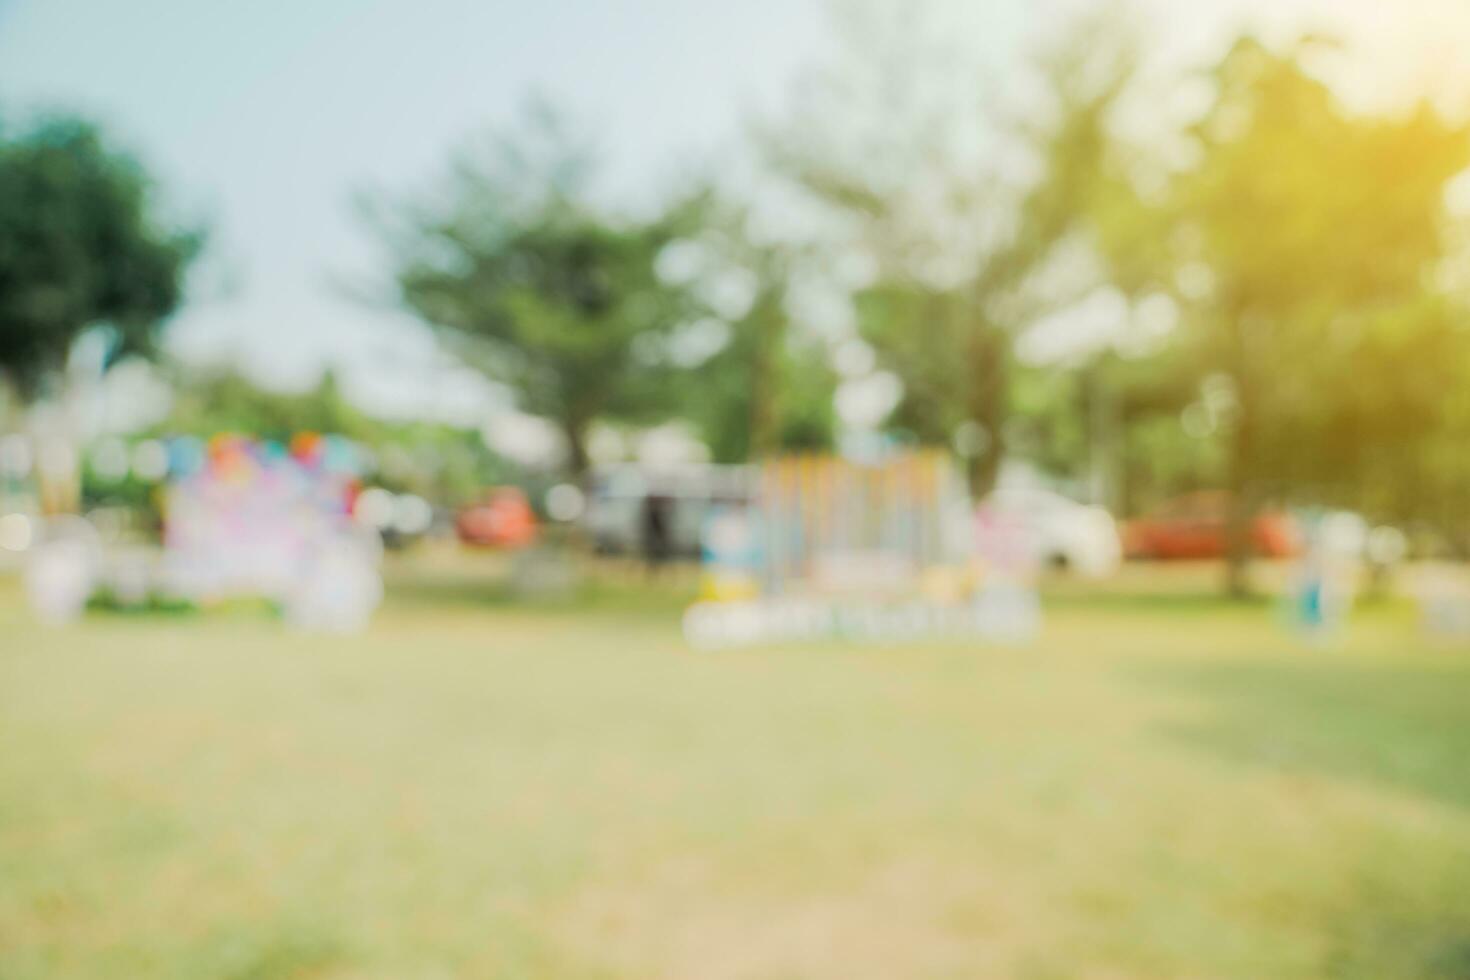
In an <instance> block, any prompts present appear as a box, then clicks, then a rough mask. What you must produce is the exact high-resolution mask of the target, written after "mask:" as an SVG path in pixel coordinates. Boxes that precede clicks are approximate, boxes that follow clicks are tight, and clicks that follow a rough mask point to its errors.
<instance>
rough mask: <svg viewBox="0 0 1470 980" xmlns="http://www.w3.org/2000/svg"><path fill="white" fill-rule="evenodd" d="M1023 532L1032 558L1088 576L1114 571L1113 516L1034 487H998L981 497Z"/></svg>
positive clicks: (1118, 557) (1117, 554) (1117, 559)
mask: <svg viewBox="0 0 1470 980" xmlns="http://www.w3.org/2000/svg"><path fill="white" fill-rule="evenodd" d="M985 506H987V507H992V508H994V509H995V510H996V511H998V512H999V513H1001V514H1004V515H1005V516H1006V517H1007V518H1009V519H1011V520H1013V521H1015V522H1016V523H1017V524H1019V525H1020V526H1021V527H1022V528H1024V529H1025V531H1026V536H1027V538H1028V539H1029V540H1030V541H1031V543H1032V547H1033V548H1034V550H1035V556H1036V560H1037V561H1038V562H1040V563H1042V564H1044V565H1046V566H1047V567H1050V568H1061V569H1066V570H1068V571H1072V572H1076V573H1077V574H1079V575H1084V576H1087V577H1088V578H1102V577H1104V576H1107V575H1110V574H1112V573H1113V572H1114V571H1116V570H1117V568H1118V565H1119V564H1120V563H1121V562H1122V560H1123V544H1122V541H1121V539H1120V538H1119V536H1118V525H1117V522H1116V521H1114V520H1113V515H1112V514H1109V513H1108V512H1107V510H1105V509H1104V508H1102V507H1092V506H1088V505H1087V504H1080V503H1078V502H1077V501H1075V500H1072V499H1070V498H1068V497H1064V496H1062V495H1061V494H1059V493H1055V492H1053V491H1051V490H1044V489H1041V488H1039V487H1001V488H999V489H997V490H996V491H995V492H994V493H992V494H991V495H990V496H989V497H987V498H986V500H985Z"/></svg>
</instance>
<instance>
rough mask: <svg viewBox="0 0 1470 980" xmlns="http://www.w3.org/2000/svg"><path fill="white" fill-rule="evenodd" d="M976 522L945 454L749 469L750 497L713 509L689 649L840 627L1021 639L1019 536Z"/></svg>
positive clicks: (807, 460) (1025, 631) (782, 462)
mask: <svg viewBox="0 0 1470 980" xmlns="http://www.w3.org/2000/svg"><path fill="white" fill-rule="evenodd" d="M1009 531H1010V529H1009V528H1005V527H1001V528H999V529H997V528H996V527H995V526H994V522H993V521H991V522H981V523H978V524H977V521H976V515H975V513H974V511H973V508H972V504H971V502H970V497H969V493H968V489H967V487H966V485H965V481H964V479H963V476H962V474H961V473H960V470H959V468H958V466H956V465H955V463H954V461H953V460H952V459H951V458H950V457H949V455H948V454H946V453H944V452H943V451H940V450H914V451H905V452H897V453H892V454H889V455H887V456H885V457H882V458H880V459H877V460H874V461H871V462H864V461H857V460H851V459H846V458H841V457H834V456H819V455H802V456H791V457H784V458H779V459H774V460H771V461H769V462H767V463H764V464H762V465H759V466H757V467H753V468H752V470H751V473H750V478H749V493H748V495H747V496H745V497H744V498H741V499H734V500H732V501H731V502H730V503H728V504H727V505H725V506H724V507H722V508H719V509H717V510H716V511H715V512H714V513H712V514H711V516H710V519H709V521H708V522H707V524H706V529H705V534H704V551H703V555H704V589H703V601H702V602H700V603H698V604H696V605H695V606H693V607H691V609H690V610H689V612H688V614H686V617H685V632H686V635H687V636H688V638H689V639H690V641H691V642H692V643H694V644H695V645H696V646H706V647H709V646H722V645H732V644H740V643H753V642H762V641H767V640H781V639H810V638H820V637H823V636H832V635H840V636H844V637H847V638H864V637H870V638H879V637H883V638H900V637H904V638H913V637H920V636H925V635H935V634H963V635H975V634H986V635H991V636H995V637H1005V638H1011V639H1022V638H1025V637H1026V636H1028V635H1029V634H1030V633H1032V632H1034V629H1035V626H1036V624H1037V616H1038V612H1037V607H1036V604H1035V596H1034V593H1033V592H1032V591H1031V590H1030V583H1029V581H1028V579H1027V577H1026V571H1027V563H1026V562H1025V561H1024V558H1023V557H1018V556H1023V555H1024V553H1025V552H1026V548H1025V547H1024V542H1020V543H1019V544H1018V543H1017V538H1016V535H1015V534H1012V533H1009Z"/></svg>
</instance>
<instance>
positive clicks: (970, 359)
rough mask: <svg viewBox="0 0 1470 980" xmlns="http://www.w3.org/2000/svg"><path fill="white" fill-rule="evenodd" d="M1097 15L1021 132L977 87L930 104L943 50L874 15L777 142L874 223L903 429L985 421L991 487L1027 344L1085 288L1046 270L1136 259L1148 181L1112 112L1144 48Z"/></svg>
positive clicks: (934, 433) (981, 462) (873, 299)
mask: <svg viewBox="0 0 1470 980" xmlns="http://www.w3.org/2000/svg"><path fill="white" fill-rule="evenodd" d="M888 26H889V27H894V26H895V25H888ZM1096 26H1097V25H1089V27H1088V29H1087V30H1085V31H1078V32H1077V33H1076V34H1075V35H1074V36H1072V37H1071V38H1069V39H1068V41H1067V43H1064V44H1062V45H1060V46H1058V47H1057V48H1056V49H1054V50H1052V51H1049V52H1047V53H1045V54H1044V55H1043V56H1042V57H1040V58H1038V59H1037V60H1036V62H1035V64H1033V65H1032V68H1033V69H1034V71H1035V74H1036V76H1037V77H1038V78H1039V79H1040V81H1041V83H1042V88H1043V89H1044V92H1045V97H1044V100H1043V103H1042V104H1041V105H1033V106H1027V107H1024V109H1023V110H1022V112H1023V115H1024V118H1025V121H1024V122H1023V123H1020V124H1018V125H1014V126H1009V127H1007V126H1004V125H1001V124H999V123H998V122H997V120H996V119H995V118H993V116H994V113H988V112H987V111H986V110H987V108H988V107H987V106H985V105H983V104H982V103H981V102H980V101H979V100H978V99H972V98H970V93H968V92H966V93H964V94H963V95H962V97H961V100H960V104H958V105H953V104H947V103H936V102H934V101H933V100H932V99H926V97H925V96H926V94H927V93H930V92H932V91H933V90H934V89H935V88H936V83H935V79H934V78H933V77H932V76H930V75H926V71H928V70H932V69H933V68H934V67H935V66H937V65H939V64H941V63H942V62H941V59H940V58H939V57H937V56H936V55H935V53H934V52H932V51H927V50H926V49H925V47H924V45H923V44H922V43H920V44H919V45H918V46H913V45H912V44H911V43H910V42H912V40H913V37H912V35H909V34H906V33H905V32H903V31H902V30H901V29H899V31H898V34H899V35H900V37H899V40H897V41H895V40H893V39H892V36H891V35H889V34H887V33H879V32H878V31H877V30H875V28H874V26H873V25H870V26H869V27H868V32H869V33H867V34H864V33H862V32H859V33H857V34H855V35H853V36H852V37H851V38H850V40H851V41H852V44H851V46H850V51H849V54H850V59H849V62H848V64H847V65H846V66H845V70H844V69H838V70H837V71H836V72H834V73H833V74H832V75H831V76H829V77H827V78H826V79H824V80H823V81H824V83H825V86H824V87H822V86H819V87H817V88H816V89H815V91H816V92H817V93H818V94H817V95H816V96H815V97H814V98H813V100H812V102H811V104H809V105H808V106H807V107H806V108H805V110H804V111H802V112H799V113H798V114H797V116H796V118H795V121H794V122H793V123H792V124H791V125H789V126H788V127H787V129H786V130H785V131H784V132H782V133H779V134H778V136H777V138H776V139H775V140H774V141H773V145H774V149H775V157H776V163H777V165H778V166H779V167H781V168H783V169H784V170H785V171H786V172H788V173H790V174H791V175H792V176H793V177H794V178H795V179H796V180H797V181H798V182H799V183H800V184H801V185H802V186H803V187H804V188H805V189H806V190H807V191H809V192H810V193H811V194H812V195H813V196H815V197H816V198H817V199H818V200H820V201H822V202H824V203H825V204H826V205H827V206H828V207H829V208H831V209H832V210H834V211H836V212H837V213H838V214H839V215H840V217H841V219H842V220H843V222H844V227H852V228H856V229H857V230H858V236H859V238H860V241H861V242H862V248H863V251H864V253H865V256H866V258H867V259H868V260H869V261H870V262H871V264H872V265H873V267H874V268H875V269H876V275H875V276H874V277H873V278H872V279H871V280H870V281H868V282H866V283H863V284H862V285H860V286H859V288H858V289H857V290H856V295H855V301H856V306H857V312H858V319H859V326H860V329H861V331H862V333H863V335H864V337H865V338H866V339H867V340H868V342H869V343H871V344H872V345H873V347H874V348H875V350H876V351H877V352H878V355H879V358H880V361H881V364H882V366H883V367H884V368H886V369H887V370H889V371H891V372H892V373H893V374H895V375H896V376H897V377H898V378H899V380H900V381H901V382H902V383H903V397H902V401H901V402H900V404H899V406H898V408H897V410H896V413H895V417H894V420H893V421H894V424H895V425H897V426H900V427H902V428H904V429H907V430H909V431H910V432H912V433H914V434H916V435H917V436H918V437H919V438H920V439H921V440H923V441H925V442H929V443H938V444H944V445H947V444H949V442H950V440H951V437H952V436H953V434H954V433H955V431H956V429H957V428H958V427H959V426H960V425H961V424H962V423H964V424H968V425H970V426H972V427H978V430H979V431H981V432H983V433H984V436H985V440H984V442H985V445H984V446H983V448H981V449H980V451H979V452H978V453H977V454H976V455H975V456H974V459H973V461H972V462H973V465H972V469H971V482H972V486H973V488H974V489H975V490H976V491H977V492H984V491H986V490H987V489H988V488H989V486H990V485H991V483H992V482H993V481H994V479H995V476H996V473H997V471H998V467H999V464H1000V461H1001V459H1002V458H1003V456H1004V455H1005V453H1006V448H1007V447H1006V444H1005V443H1006V436H1007V432H1008V427H1007V425H1006V421H1007V419H1008V417H1009V416H1010V415H1011V414H1012V413H1013V411H1014V409H1015V407H1016V406H1015V403H1014V398H1013V391H1012V388H1013V384H1014V375H1015V373H1016V365H1015V353H1014V346H1015V343H1016V340H1017V338H1018V337H1019V336H1020V334H1021V333H1022V332H1023V331H1024V330H1025V329H1026V328H1027V327H1028V326H1030V325H1031V324H1032V323H1033V322H1034V321H1035V320H1036V319H1037V318H1038V317H1039V316H1041V315H1042V314H1044V313H1046V312H1048V311H1050V310H1053V309H1056V308H1058V307H1060V306H1064V305H1066V303H1067V302H1069V301H1070V300H1072V299H1075V298H1076V297H1075V296H1073V295H1070V294H1069V292H1068V290H1067V289H1065V288H1057V287H1056V286H1055V284H1050V285H1044V284H1042V283H1041V282H1040V280H1041V279H1042V278H1043V277H1044V276H1045V275H1046V274H1047V273H1049V272H1051V271H1053V267H1054V264H1055V263H1057V262H1058V261H1059V260H1065V259H1066V257H1067V254H1068V253H1075V252H1079V251H1080V252H1092V253H1096V252H1114V251H1115V252H1118V253H1119V254H1120V255H1121V254H1122V253H1123V251H1124V247H1125V245H1126V244H1127V243H1128V241H1129V240H1130V235H1131V233H1130V232H1128V231H1126V230H1125V229H1124V225H1125V224H1126V223H1127V222H1126V220H1125V216H1127V215H1130V214H1131V201H1132V191H1131V188H1130V186H1129V183H1128V181H1127V179H1126V175H1125V173H1124V167H1123V160H1122V159H1121V157H1120V154H1119V151H1118V147H1117V145H1116V141H1115V140H1113V138H1112V136H1111V134H1110V115H1111V113H1112V111H1113V109H1114V107H1115V105H1116V103H1117V101H1118V99H1119V97H1120V96H1121V94H1122V93H1123V91H1124V89H1125V87H1126V85H1127V82H1128V80H1129V78H1130V76H1131V73H1132V62H1133V58H1132V55H1131V52H1130V51H1129V50H1128V47H1127V46H1126V45H1122V44H1116V43H1111V41H1112V40H1113V39H1112V38H1111V36H1110V35H1108V34H1107V33H1106V32H1104V33H1103V35H1102V37H1103V39H1102V40H1100V39H1099V34H1098V32H1097V31H1095V30H1092V29H1091V28H1093V27H1096ZM877 27H878V28H879V29H881V27H882V25H877ZM979 91H980V90H979V89H978V86H977V87H976V94H978V93H979ZM834 120H835V121H836V122H835V123H834V122H833V121H834ZM874 120H881V125H879V126H878V127H876V128H872V123H873V121H874ZM844 126H845V127H846V129H845V130H844V129H843V127H844ZM834 129H835V130H836V131H835V132H834ZM966 139H968V140H970V141H975V142H980V143H986V142H997V141H1003V140H1007V139H1009V140H1010V141H1012V142H1013V143H1014V144H1015V146H1016V147H1019V148H1020V152H1021V155H1022V156H1024V157H1026V158H1027V160H1028V162H1029V163H1030V164H1031V166H1030V167H1029V172H1030V176H1029V177H1028V178H1026V179H1022V180H1017V179H1014V178H1011V177H1008V176H1007V175H1005V174H1004V173H1003V172H1001V171H1000V170H999V169H998V164H997V161H998V155H997V156H995V157H993V158H992V159H991V160H990V161H988V162H982V161H979V160H976V159H974V158H973V156H972V155H969V154H967V153H966V152H965V150H964V141H965V140H966ZM1013 148H1014V147H1013ZM1130 220H1131V219H1130ZM1109 225H1112V226H1115V227H1109ZM1086 285H1091V283H1088V284H1086Z"/></svg>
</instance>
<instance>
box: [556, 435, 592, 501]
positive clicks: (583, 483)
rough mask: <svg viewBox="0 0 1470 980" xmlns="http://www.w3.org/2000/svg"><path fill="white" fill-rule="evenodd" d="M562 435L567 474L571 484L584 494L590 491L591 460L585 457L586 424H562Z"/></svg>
mask: <svg viewBox="0 0 1470 980" xmlns="http://www.w3.org/2000/svg"><path fill="white" fill-rule="evenodd" d="M562 435H563V436H564V437H565V439H566V441H567V472H568V475H569V476H571V478H572V482H573V483H575V484H576V485H577V487H578V489H580V490H582V491H583V492H584V493H585V492H586V491H587V490H588V489H590V479H591V476H592V460H591V457H589V456H588V455H587V424H586V423H585V422H579V421H575V420H566V421H563V422H562Z"/></svg>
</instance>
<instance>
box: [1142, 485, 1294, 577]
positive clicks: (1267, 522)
mask: <svg viewBox="0 0 1470 980" xmlns="http://www.w3.org/2000/svg"><path fill="white" fill-rule="evenodd" d="M1229 507H1230V497H1229V495H1228V494H1226V493H1223V492H1220V491H1206V492H1201V493H1192V494H1189V495H1187V496H1184V497H1179V498H1176V499H1174V500H1171V501H1170V502H1169V503H1167V504H1165V505H1164V506H1162V507H1160V508H1159V509H1158V510H1156V511H1154V512H1153V513H1152V514H1149V515H1146V516H1144V517H1141V518H1138V519H1137V520H1133V521H1129V522H1128V523H1127V525H1125V526H1124V528H1123V546H1124V549H1125V551H1126V552H1127V554H1128V557H1129V558H1155V559H1165V560H1168V559H1180V560H1182V559H1206V558H1223V557H1225V551H1226V531H1225V529H1226V518H1227V515H1228V513H1229ZM1250 540H1251V551H1252V552H1253V553H1254V554H1255V555H1257V556H1259V557H1262V558H1289V557H1291V556H1293V555H1295V554H1296V553H1297V551H1298V547H1299V543H1300V539H1299V536H1298V534H1297V530H1296V525H1295V524H1294V523H1293V522H1292V520H1291V518H1290V517H1288V516H1287V515H1286V514H1284V513H1282V512H1281V511H1275V510H1267V511H1262V512H1261V513H1259V514H1257V515H1256V517H1255V519H1254V520H1253V521H1252V522H1251V527H1250Z"/></svg>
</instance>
